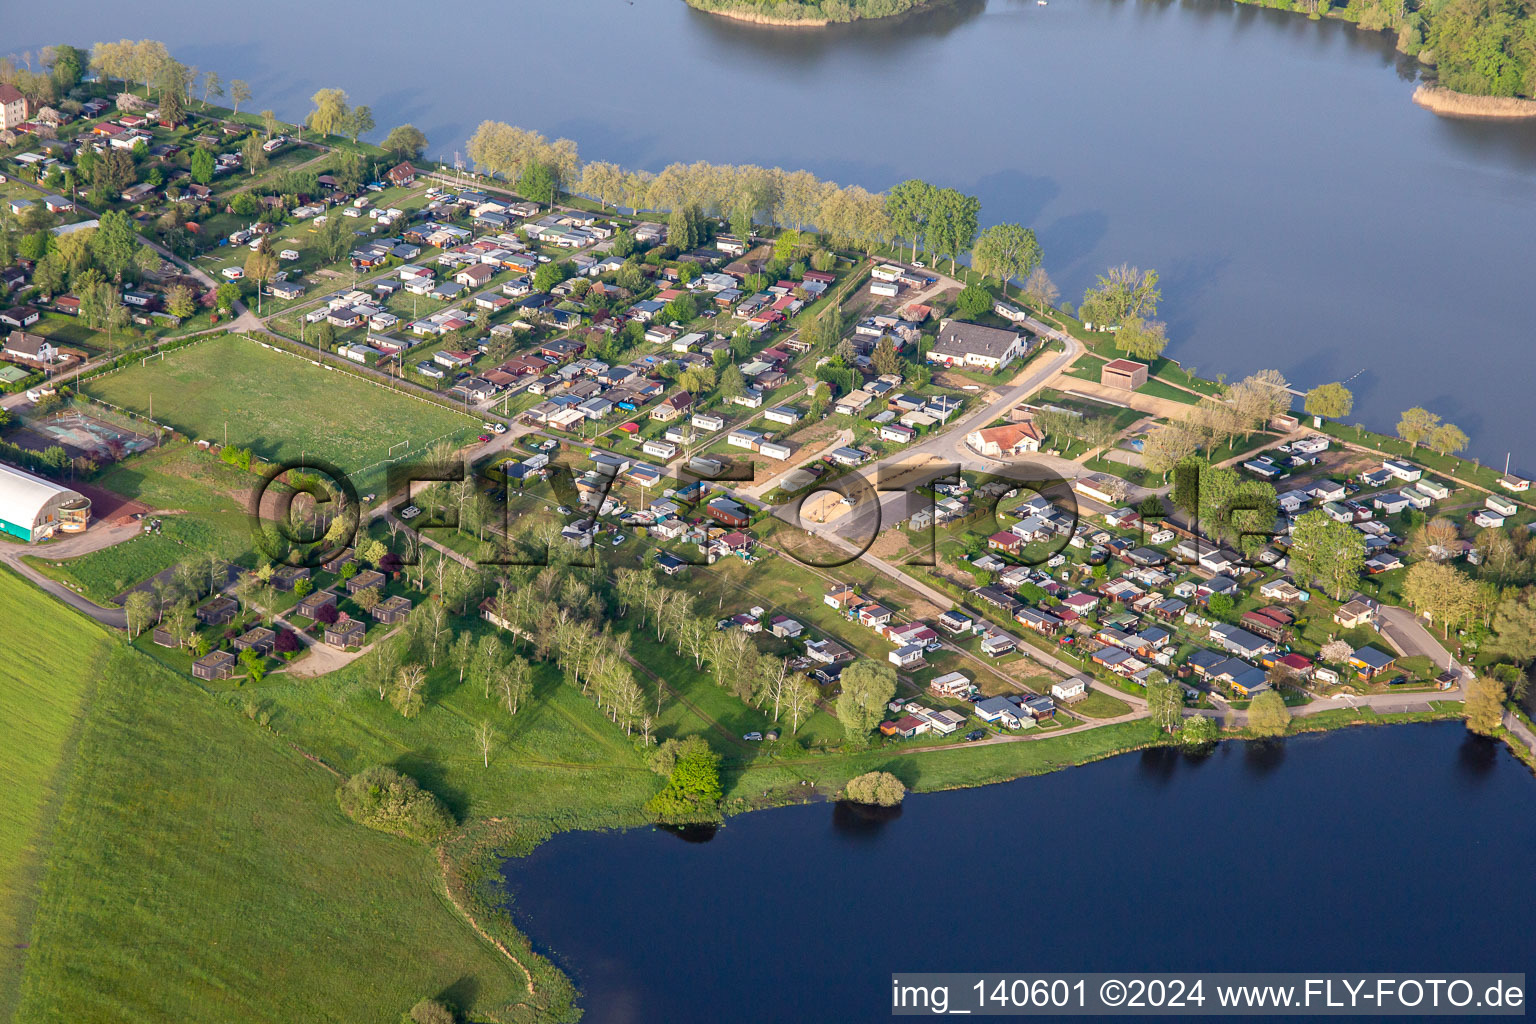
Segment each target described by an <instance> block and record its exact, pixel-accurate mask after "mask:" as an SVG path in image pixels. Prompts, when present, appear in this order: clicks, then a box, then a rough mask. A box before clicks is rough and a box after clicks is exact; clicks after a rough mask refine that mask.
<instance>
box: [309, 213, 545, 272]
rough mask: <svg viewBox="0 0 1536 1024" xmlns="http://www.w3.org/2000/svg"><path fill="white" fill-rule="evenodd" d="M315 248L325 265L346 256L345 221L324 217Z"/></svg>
mask: <svg viewBox="0 0 1536 1024" xmlns="http://www.w3.org/2000/svg"><path fill="white" fill-rule="evenodd" d="M315 248H317V249H318V250H319V251H320V258H321V259H322V260H324V261H325V262H327V263H336V262H339V261H340V260H341V258H342V257H344V256H346V254H347V253H348V251H350V250H351V248H352V229H351V228H349V227H348V226H347V222H346V219H345V218H343V217H339V216H335V215H332V216H328V217H326V219H325V223H324V224H322V225H320V230H318V231H316V232H315ZM551 265H552V264H547V263H546V264H544V266H551Z"/></svg>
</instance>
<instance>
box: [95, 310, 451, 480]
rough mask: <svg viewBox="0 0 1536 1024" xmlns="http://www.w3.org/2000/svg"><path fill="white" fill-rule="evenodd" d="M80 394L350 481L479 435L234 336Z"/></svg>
mask: <svg viewBox="0 0 1536 1024" xmlns="http://www.w3.org/2000/svg"><path fill="white" fill-rule="evenodd" d="M85 390H86V394H87V395H88V396H90V397H91V398H95V399H98V400H100V401H103V402H108V403H111V404H112V405H116V406H119V407H121V408H124V409H131V410H133V411H135V412H139V413H142V414H145V415H151V413H152V415H153V418H154V419H155V420H157V421H159V422H161V423H165V424H168V425H170V426H172V427H174V428H176V429H177V430H178V431H180V432H182V433H184V434H186V435H187V436H189V437H191V438H193V439H194V440H208V441H213V442H215V443H219V444H222V443H225V441H226V439H227V441H228V443H229V444H232V445H238V446H240V447H248V448H250V449H251V450H252V451H253V452H254V453H255V454H257V455H259V456H261V457H262V458H264V459H267V460H269V461H277V462H288V461H292V462H297V461H298V460H299V459H300V458H303V457H308V458H318V459H323V460H325V461H328V462H331V463H333V464H335V465H336V466H339V467H340V468H341V469H343V470H345V471H347V472H349V473H358V472H359V471H362V470H364V469H365V468H366V467H376V466H377V465H378V464H379V463H380V462H382V461H383V460H384V459H386V458H388V457H390V456H391V455H396V456H398V455H402V454H404V453H406V452H415V451H418V450H420V449H424V448H426V447H427V446H428V445H429V444H431V443H432V442H433V441H436V440H438V439H446V440H450V441H453V442H455V443H458V442H462V441H463V440H464V439H465V438H466V437H469V436H472V435H473V434H476V433H478V432H479V430H480V429H481V426H480V423H479V421H478V420H476V419H474V418H473V417H470V416H465V415H462V414H460V413H456V412H454V411H452V410H450V409H445V408H443V407H442V406H438V405H433V404H431V403H429V402H425V401H421V400H419V399H416V398H413V397H411V396H409V395H406V394H400V393H397V392H393V391H391V390H389V389H388V388H387V387H384V386H381V385H377V384H373V383H371V382H369V381H366V380H363V379H361V378H359V377H356V376H353V375H352V374H349V373H345V372H343V371H340V370H327V369H322V368H320V367H317V366H315V365H314V364H312V363H311V362H309V361H308V360H305V359H302V358H300V357H298V356H294V355H290V354H288V353H286V352H279V351H275V350H272V349H268V348H263V347H262V346H260V345H258V344H256V343H255V342H252V341H247V340H245V339H243V338H238V337H234V336H232V335H226V336H224V337H220V338H215V339H213V340H211V341H205V342H201V343H199V344H196V345H192V346H190V347H188V348H185V349H181V350H179V351H175V352H170V353H168V354H166V355H165V356H164V357H162V358H158V359H157V358H151V359H150V360H149V361H148V362H147V363H140V364H135V365H133V366H130V367H128V368H126V369H123V370H119V371H117V372H115V373H110V374H107V375H106V376H104V377H98V378H96V379H95V380H92V381H90V382H89V383H88V384H87V385H86V388H85ZM406 442H409V443H408V444H407V443H406ZM382 472H383V471H382V469H376V470H375V471H374V473H373V474H370V475H372V476H374V477H375V478H381V477H382ZM354 482H356V481H354Z"/></svg>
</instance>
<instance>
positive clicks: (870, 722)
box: [837, 660, 896, 739]
mask: <svg viewBox="0 0 1536 1024" xmlns="http://www.w3.org/2000/svg"><path fill="white" fill-rule="evenodd" d="M841 683H842V688H843V692H842V693H841V694H839V695H838V698H837V719H838V721H840V722H842V723H843V728H844V729H846V730H847V732H848V735H849V737H850V738H853V739H864V738H866V737H867V736H868V735H869V732H870V730H871V729H873V728H874V727H875V726H877V725H879V724H880V719H881V718H883V717H884V715H885V705H886V704H887V703H888V702H889V701H890V699H891V698H892V697H894V696H895V695H896V670H895V669H893V668H891V667H890V666H889V665H881V664H879V663H878V662H874V661H867V660H866V661H856V662H854V663H853V664H852V665H849V666H848V667H847V668H846V669H844V670H843V675H842V679H841Z"/></svg>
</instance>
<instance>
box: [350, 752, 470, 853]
mask: <svg viewBox="0 0 1536 1024" xmlns="http://www.w3.org/2000/svg"><path fill="white" fill-rule="evenodd" d="M336 801H337V803H339V804H340V805H341V810H342V812H343V813H344V814H346V816H347V817H349V818H351V819H352V820H353V821H355V822H357V823H358V824H359V825H366V826H368V827H369V828H374V829H378V830H379V831H380V832H390V833H393V834H394V835H397V836H404V837H405V838H407V839H415V840H417V841H418V842H423V843H430V842H433V841H434V840H436V839H439V838H441V837H442V836H443V835H445V834H446V833H447V832H448V831H449V830H450V829H452V828H453V827H454V824H455V822H454V820H453V815H452V814H450V813H448V808H446V807H444V806H443V804H442V801H440V800H438V798H437V797H436V796H434V795H433V794H431V793H428V792H427V791H426V790H424V789H422V788H421V787H420V786H418V785H417V784H416V780H415V779H413V778H411V777H410V776H409V775H402V774H401V773H400V772H397V771H395V770H394V769H393V768H386V767H384V766H383V765H375V766H373V767H372V768H365V769H363V770H362V771H360V772H358V773H357V774H356V775H354V776H352V777H351V778H350V779H348V780H347V781H346V782H344V783H342V784H341V787H340V788H339V789H337V790H336Z"/></svg>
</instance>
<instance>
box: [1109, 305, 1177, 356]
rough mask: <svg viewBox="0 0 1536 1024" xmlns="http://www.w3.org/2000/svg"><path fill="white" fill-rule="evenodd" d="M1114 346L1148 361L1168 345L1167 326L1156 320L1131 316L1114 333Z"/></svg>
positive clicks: (1160, 353) (1161, 352) (1158, 354)
mask: <svg viewBox="0 0 1536 1024" xmlns="http://www.w3.org/2000/svg"><path fill="white" fill-rule="evenodd" d="M1115 347H1116V348H1118V349H1119V350H1120V351H1122V352H1124V353H1126V354H1127V355H1132V356H1135V357H1136V358H1137V359H1144V360H1147V361H1148V362H1150V361H1152V360H1154V359H1156V358H1157V357H1158V356H1160V355H1162V354H1163V349H1165V348H1167V347H1168V329H1167V326H1166V325H1165V324H1163V323H1162V322H1161V321H1158V320H1144V319H1142V318H1141V317H1139V316H1132V317H1130V318H1128V319H1127V320H1126V321H1125V322H1124V323H1122V324H1121V325H1120V330H1119V331H1117V332H1116V333H1115Z"/></svg>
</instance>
